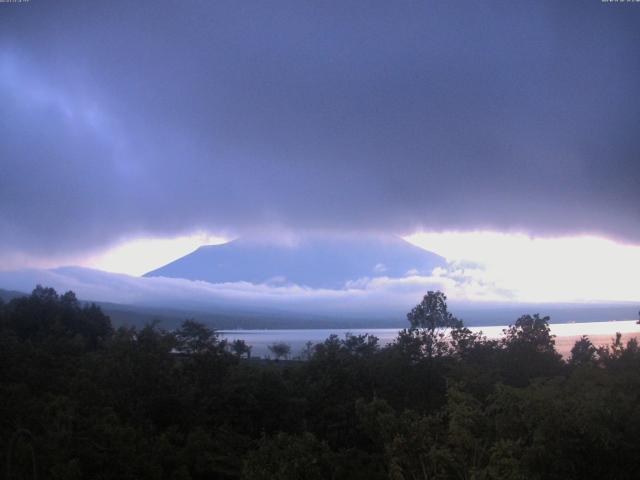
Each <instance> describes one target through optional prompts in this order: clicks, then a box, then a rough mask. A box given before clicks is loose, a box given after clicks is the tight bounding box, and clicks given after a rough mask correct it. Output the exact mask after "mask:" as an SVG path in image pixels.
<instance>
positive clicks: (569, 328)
mask: <svg viewBox="0 0 640 480" xmlns="http://www.w3.org/2000/svg"><path fill="white" fill-rule="evenodd" d="M505 328H507V327H506V326H504V325H495V326H484V327H469V329H470V330H471V331H473V332H482V333H483V334H484V335H486V336H487V337H489V338H498V337H500V336H501V335H502V331H503V330H504V329H505ZM398 331H399V330H398V329H396V328H369V329H366V328H352V329H339V328H338V329H335V328H334V329H296V330H223V331H220V332H218V333H220V334H221V336H222V337H223V338H226V339H227V340H229V341H233V340H236V339H241V340H244V341H245V342H246V343H247V344H248V345H250V346H251V347H253V349H252V352H251V354H252V356H254V357H265V358H266V357H268V356H269V354H270V352H269V349H268V346H269V345H271V344H273V343H274V342H285V343H287V344H289V345H290V346H291V356H292V357H296V356H298V355H299V354H300V352H302V350H303V349H304V348H305V344H306V343H307V342H312V343H321V342H323V341H324V340H326V339H327V337H329V335H332V334H335V335H338V336H339V337H340V338H344V337H345V335H346V334H347V333H352V334H354V335H361V334H365V333H369V334H371V335H375V336H376V337H378V338H379V339H380V344H381V345H387V344H389V343H391V342H392V341H393V340H394V339H395V338H396V336H397V335H398ZM616 332H620V333H622V334H623V339H625V340H627V339H629V338H632V337H637V336H639V335H640V325H637V324H636V321H635V320H620V321H612V322H589V323H556V324H551V333H552V334H554V335H556V336H557V338H556V345H557V349H558V351H559V352H560V353H561V354H563V355H565V356H566V355H567V354H568V352H569V351H570V350H571V347H572V346H573V343H574V342H575V340H577V339H578V338H579V337H580V336H581V335H587V336H589V338H590V339H591V341H592V342H593V343H594V344H596V345H603V344H608V343H610V339H611V338H613V337H614V336H615V334H616Z"/></svg>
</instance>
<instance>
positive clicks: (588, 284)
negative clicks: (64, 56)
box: [80, 231, 640, 302]
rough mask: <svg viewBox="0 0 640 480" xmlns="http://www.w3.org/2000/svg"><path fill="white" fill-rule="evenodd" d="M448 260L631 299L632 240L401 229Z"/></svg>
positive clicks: (112, 262) (168, 254)
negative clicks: (625, 241) (623, 242)
mask: <svg viewBox="0 0 640 480" xmlns="http://www.w3.org/2000/svg"><path fill="white" fill-rule="evenodd" d="M403 238H404V239H405V240H407V241H408V242H410V243H412V244H414V245H416V246H419V247H421V248H424V249H426V250H429V251H432V252H434V253H437V254H439V255H441V256H443V257H444V258H446V259H447V261H448V262H449V265H450V266H449V269H448V270H447V271H446V272H445V271H443V272H435V274H436V275H449V276H451V277H455V276H460V277H465V278H467V279H468V278H472V279H474V280H476V281H477V282H478V283H479V284H482V285H486V286H487V287H486V288H494V289H495V290H496V291H498V290H504V291H509V292H511V294H512V300H513V301H524V302H598V301H622V302H626V301H638V300H639V299H640V294H639V292H638V290H637V287H636V283H637V282H635V280H634V278H635V273H636V272H638V271H640V246H637V245H624V244H621V243H617V242H615V241H613V240H609V239H605V238H600V237H594V236H578V237H558V238H547V237H531V236H528V235H525V234H511V233H499V232H491V231H478V232H440V233H434V232H431V233H430V232H420V233H415V234H412V235H409V236H406V237H403ZM227 241H229V239H227V238H224V237H220V236H215V235H210V234H207V233H204V232H197V233H194V234H191V235H182V236H179V237H175V238H137V239H133V240H130V241H126V242H122V243H120V244H119V245H117V246H115V247H111V248H109V249H108V250H106V251H105V252H103V253H101V254H98V255H94V256H91V257H90V258H87V259H85V260H84V261H81V262H80V265H81V266H85V267H90V268H96V269H100V270H104V271H108V272H113V273H124V274H128V275H133V276H140V275H143V274H144V273H146V272H148V271H151V270H153V269H155V268H158V267H160V266H163V265H166V264H167V263H169V262H171V261H174V260H176V259H178V258H180V257H182V256H184V255H187V254H189V253H191V252H193V251H194V250H196V249H197V248H198V247H200V246H202V245H212V244H222V243H226V242H227Z"/></svg>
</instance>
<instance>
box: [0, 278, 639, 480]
mask: <svg viewBox="0 0 640 480" xmlns="http://www.w3.org/2000/svg"><path fill="white" fill-rule="evenodd" d="M407 317H408V325H407V327H408V328H407V329H406V330H404V331H402V332H401V333H400V334H399V336H398V338H397V339H396V341H395V342H394V343H393V344H392V345H390V346H388V347H385V348H381V347H380V346H379V345H378V341H377V339H376V338H375V337H372V336H369V335H364V336H347V337H345V338H338V337H330V338H328V339H327V340H326V341H325V342H324V343H322V344H318V345H312V346H310V347H309V349H308V350H307V352H306V354H305V355H304V358H300V359H296V360H289V361H264V360H256V359H250V358H247V357H248V356H249V351H248V350H247V348H245V347H246V345H243V344H242V343H236V344H227V343H226V342H225V341H222V340H221V339H220V338H219V337H218V336H217V335H216V333H215V332H214V331H212V330H210V329H209V328H208V327H206V326H204V325H202V324H199V323H197V322H195V321H193V320H188V321H185V322H184V323H183V324H182V326H181V327H180V328H179V329H176V330H175V331H165V330H162V329H161V328H159V327H158V326H157V325H153V324H151V325H147V326H145V327H143V328H139V329H136V328H124V327H122V328H118V329H114V328H113V326H112V325H111V322H110V319H109V318H108V317H107V316H106V315H105V314H104V313H103V312H102V311H101V309H100V308H99V307H97V306H85V305H82V304H80V303H79V302H78V301H77V299H76V298H75V295H74V294H73V293H71V292H68V293H65V294H64V295H58V294H57V293H56V292H55V291H54V290H52V289H47V288H42V287H38V288H36V289H35V290H34V291H33V293H32V295H31V296H29V297H23V298H15V299H12V300H11V301H9V302H6V303H0V365H2V368H0V398H1V399H2V400H1V401H0V453H1V454H2V457H1V458H2V462H3V465H2V467H3V470H2V473H3V474H5V472H6V476H7V478H9V479H18V478H36V477H37V478H46V479H119V480H120V479H185V480H186V479H193V480H196V479H236V478H242V479H247V480H258V479H264V480H267V479H269V480H272V479H275V480H278V479H282V480H285V479H286V480H288V479H345V480H346V479H363V480H364V479H367V480H375V479H394V480H399V479H405V480H409V479H412V480H413V479H572V478H576V479H588V478H597V479H632V478H638V477H637V476H638V472H639V471H640V436H639V432H640V350H639V349H638V345H637V342H636V341H634V340H632V341H629V342H628V343H627V344H626V345H623V344H622V343H621V342H620V341H619V339H618V340H617V341H614V342H613V343H612V345H610V346H609V347H606V348H601V349H596V348H595V347H594V346H593V345H592V344H591V342H590V341H589V340H588V339H587V338H583V339H582V340H580V341H579V342H578V343H576V345H575V347H574V349H573V351H572V357H571V358H570V359H569V360H568V361H564V360H563V359H562V358H561V357H560V355H558V353H557V352H556V350H555V348H554V338H553V336H552V335H550V333H549V327H548V322H549V319H548V318H547V317H540V316H538V315H531V316H530V315H526V316H522V317H520V318H519V319H517V320H516V321H515V322H514V324H513V325H512V326H511V327H510V328H509V329H508V330H507V331H506V333H505V336H504V337H503V338H502V339H500V340H488V339H486V338H483V337H481V336H479V335H476V334H473V333H471V332H470V331H469V330H467V329H466V328H465V327H464V325H463V324H462V322H461V321H460V320H459V319H457V318H456V317H454V316H453V315H452V314H451V313H450V312H449V311H448V309H447V304H446V297H445V296H444V295H443V294H441V293H439V292H429V294H428V295H426V296H425V298H424V300H423V301H422V302H421V303H420V304H419V305H417V306H416V308H414V309H413V310H412V311H411V312H409V314H408V316H407ZM448 335H450V336H448Z"/></svg>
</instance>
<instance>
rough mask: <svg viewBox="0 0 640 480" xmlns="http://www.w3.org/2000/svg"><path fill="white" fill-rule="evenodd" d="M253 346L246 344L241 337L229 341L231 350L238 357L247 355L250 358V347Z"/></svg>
mask: <svg viewBox="0 0 640 480" xmlns="http://www.w3.org/2000/svg"><path fill="white" fill-rule="evenodd" d="M252 348H253V347H251V346H250V345H247V342H245V341H244V340H241V339H239V338H238V339H236V340H234V341H233V342H231V351H232V352H233V353H234V354H235V355H236V356H237V357H238V358H242V357H243V356H244V355H246V356H247V358H251V349H252Z"/></svg>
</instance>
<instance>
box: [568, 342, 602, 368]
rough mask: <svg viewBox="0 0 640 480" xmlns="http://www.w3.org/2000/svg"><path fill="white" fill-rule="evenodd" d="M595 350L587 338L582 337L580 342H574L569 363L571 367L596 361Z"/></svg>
mask: <svg viewBox="0 0 640 480" xmlns="http://www.w3.org/2000/svg"><path fill="white" fill-rule="evenodd" d="M597 351H598V350H597V348H596V347H595V346H594V345H593V343H591V340H589V337H587V336H586V335H583V336H582V337H580V340H578V341H576V343H575V344H574V345H573V348H572V349H571V358H570V360H569V362H570V363H571V364H572V365H584V364H588V363H592V362H593V361H594V360H595V359H596V353H597Z"/></svg>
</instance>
